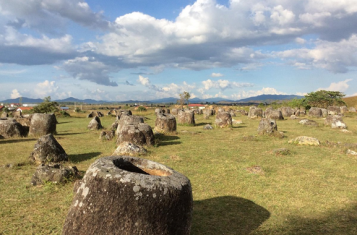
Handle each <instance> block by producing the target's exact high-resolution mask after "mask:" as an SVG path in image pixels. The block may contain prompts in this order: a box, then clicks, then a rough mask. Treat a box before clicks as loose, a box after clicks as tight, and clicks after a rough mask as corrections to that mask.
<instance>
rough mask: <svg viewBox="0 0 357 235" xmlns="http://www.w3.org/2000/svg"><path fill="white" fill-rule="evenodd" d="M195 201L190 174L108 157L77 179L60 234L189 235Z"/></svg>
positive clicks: (140, 162)
mask: <svg viewBox="0 0 357 235" xmlns="http://www.w3.org/2000/svg"><path fill="white" fill-rule="evenodd" d="M192 204H193V202H192V189H191V184H190V181H189V179H188V178H187V177H185V176H184V175H182V174H180V173H178V172H176V171H174V170H172V169H171V168H168V167H166V166H164V165H162V164H159V163H156V162H153V161H149V160H145V159H141V158H136V157H128V156H118V157H116V156H111V157H104V158H100V159H98V160H97V161H95V162H94V163H93V164H92V165H91V166H90V167H89V169H88V170H87V172H86V174H85V176H84V178H83V179H82V180H81V181H80V182H79V183H77V184H76V187H75V196H74V199H73V202H72V205H71V207H70V210H69V212H68V215H67V218H66V221H65V224H64V227H63V232H62V234H66V235H67V234H68V235H77V234H85V235H90V234H128V235H129V234H130V235H131V234H145V235H160V234H167V235H169V234H189V233H190V227H191V218H192Z"/></svg>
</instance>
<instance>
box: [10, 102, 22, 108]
mask: <svg viewBox="0 0 357 235" xmlns="http://www.w3.org/2000/svg"><path fill="white" fill-rule="evenodd" d="M19 106H20V104H19V103H11V104H10V107H11V108H15V107H19Z"/></svg>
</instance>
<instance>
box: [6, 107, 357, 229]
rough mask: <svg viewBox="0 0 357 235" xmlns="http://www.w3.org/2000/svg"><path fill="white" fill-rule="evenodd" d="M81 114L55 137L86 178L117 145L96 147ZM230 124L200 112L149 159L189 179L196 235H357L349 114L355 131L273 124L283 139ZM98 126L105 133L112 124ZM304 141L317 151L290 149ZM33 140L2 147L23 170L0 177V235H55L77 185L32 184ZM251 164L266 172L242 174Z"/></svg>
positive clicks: (250, 123) (249, 123) (356, 137)
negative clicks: (315, 142)
mask: <svg viewBox="0 0 357 235" xmlns="http://www.w3.org/2000/svg"><path fill="white" fill-rule="evenodd" d="M70 114H71V115H72V113H70ZM134 114H137V115H141V116H146V117H147V118H148V120H147V121H146V122H147V123H148V124H150V125H151V126H152V127H153V126H154V123H155V115H154V111H153V110H149V111H147V112H142V113H139V112H134ZM72 116H73V115H72ZM85 117H86V114H85V113H80V114H78V115H76V116H75V117H71V118H60V119H59V123H60V124H59V125H58V126H57V130H58V134H57V135H55V137H56V139H57V140H58V142H59V143H60V144H61V145H62V146H63V148H64V149H65V150H66V152H67V154H68V155H69V159H70V161H69V162H68V163H67V164H68V165H76V166H77V167H78V169H79V170H80V171H83V172H84V171H86V169H87V168H88V166H89V165H90V164H91V163H93V162H94V161H95V160H96V159H98V158H100V157H103V156H109V155H111V153H112V152H113V151H114V150H115V141H114V140H113V141H102V140H100V139H99V132H100V131H88V130H87V125H88V123H89V121H90V119H89V118H85ZM236 119H241V120H242V121H243V123H242V124H239V125H233V128H229V129H219V128H218V129H214V130H203V126H204V125H205V124H207V123H209V124H213V123H214V118H213V117H212V118H211V119H209V120H204V119H203V117H202V115H198V116H196V123H197V125H196V126H194V127H191V126H178V127H177V128H178V130H177V135H170V136H167V135H158V139H159V140H158V145H157V147H149V148H148V150H149V154H148V155H147V156H145V158H147V159H150V160H154V161H157V162H160V163H162V164H165V165H167V166H169V167H171V168H173V169H175V170H176V171H178V172H181V173H183V174H184V175H186V176H187V177H188V178H189V179H190V180H191V184H192V189H193V196H194V211H193V221H192V234H248V233H251V234H322V233H324V234H356V226H355V223H356V221H357V213H356V212H357V207H356V205H357V201H356V195H357V181H356V177H357V171H356V170H355V165H356V164H357V158H356V157H353V156H350V155H346V146H348V144H355V143H357V125H356V124H357V120H356V117H355V116H354V115H350V116H349V115H347V117H345V118H344V121H345V122H346V124H347V126H348V127H349V130H350V131H351V132H352V133H343V132H341V131H340V130H333V129H331V128H329V127H326V126H323V125H322V124H323V120H322V119H314V120H315V121H317V122H319V124H321V125H320V126H319V127H305V126H302V125H300V124H299V123H298V122H299V120H284V121H278V122H277V124H278V130H279V131H283V132H284V135H285V138H282V139H279V138H274V137H267V136H258V135H257V127H258V123H259V120H251V119H249V118H247V117H246V116H239V117H237V118H236ZM101 120H102V124H103V126H104V127H106V128H110V126H111V123H112V122H114V120H115V117H109V116H105V117H103V118H101ZM301 135H304V136H311V137H315V138H318V139H319V140H320V141H321V142H322V143H323V144H321V145H320V146H298V145H292V144H288V140H290V139H292V138H295V137H297V136H301ZM35 142H36V139H34V138H15V139H4V140H0V151H1V157H0V165H4V164H6V163H26V164H25V165H22V166H17V167H14V168H1V170H0V192H1V193H0V221H1V223H0V234H60V233H61V229H62V224H63V222H64V220H65V216H66V213H67V211H68V209H69V206H70V204H71V201H72V197H73V193H72V189H73V183H68V184H66V185H54V184H46V185H44V186H40V187H32V186H30V180H31V176H32V174H33V172H34V171H35V168H36V166H35V165H31V164H28V163H27V158H28V156H29V155H30V153H31V151H32V149H33V146H34V144H35ZM338 142H340V143H341V144H328V143H338ZM325 143H326V144H325ZM346 144H347V145H346ZM279 148H285V149H288V150H289V154H287V155H276V154H274V152H273V151H274V150H275V149H279ZM256 167H259V169H260V170H262V171H263V172H264V174H254V173H252V172H250V171H249V170H247V169H258V168H256Z"/></svg>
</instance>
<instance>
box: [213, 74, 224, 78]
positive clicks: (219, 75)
mask: <svg viewBox="0 0 357 235" xmlns="http://www.w3.org/2000/svg"><path fill="white" fill-rule="evenodd" d="M211 77H214V78H217V77H223V74H221V73H212V74H211Z"/></svg>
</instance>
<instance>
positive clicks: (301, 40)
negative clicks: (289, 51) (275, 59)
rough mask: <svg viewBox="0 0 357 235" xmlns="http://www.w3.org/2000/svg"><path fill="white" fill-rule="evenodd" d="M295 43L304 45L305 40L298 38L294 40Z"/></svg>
mask: <svg viewBox="0 0 357 235" xmlns="http://www.w3.org/2000/svg"><path fill="white" fill-rule="evenodd" d="M295 42H296V43H298V44H305V43H306V40H305V39H303V38H300V37H297V38H295Z"/></svg>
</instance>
